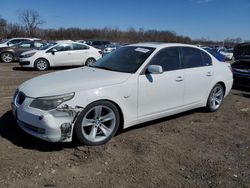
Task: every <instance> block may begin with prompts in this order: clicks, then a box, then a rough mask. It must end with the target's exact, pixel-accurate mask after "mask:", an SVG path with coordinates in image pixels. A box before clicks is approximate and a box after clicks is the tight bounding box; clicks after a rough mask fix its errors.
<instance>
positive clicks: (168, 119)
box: [116, 108, 208, 135]
mask: <svg viewBox="0 0 250 188" xmlns="http://www.w3.org/2000/svg"><path fill="white" fill-rule="evenodd" d="M194 113H208V112H207V110H206V109H205V108H197V109H193V110H190V111H186V112H182V113H179V114H175V115H171V116H167V117H163V118H160V119H156V120H152V121H148V122H145V123H140V124H137V125H134V126H131V127H129V128H127V129H119V130H118V131H117V133H116V135H119V134H123V133H126V132H129V131H132V130H136V129H141V128H145V127H148V126H152V125H154V124H158V123H162V122H165V121H170V120H174V119H178V118H180V117H183V116H189V115H191V114H194Z"/></svg>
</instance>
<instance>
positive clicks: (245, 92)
mask: <svg viewBox="0 0 250 188" xmlns="http://www.w3.org/2000/svg"><path fill="white" fill-rule="evenodd" d="M233 89H234V90H237V91H240V93H239V94H238V93H237V94H234V95H238V96H242V97H245V98H250V88H247V87H240V86H233Z"/></svg>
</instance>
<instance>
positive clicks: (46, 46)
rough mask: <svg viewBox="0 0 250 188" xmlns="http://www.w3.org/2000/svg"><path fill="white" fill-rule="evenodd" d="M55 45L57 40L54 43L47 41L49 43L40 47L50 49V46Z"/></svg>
mask: <svg viewBox="0 0 250 188" xmlns="http://www.w3.org/2000/svg"><path fill="white" fill-rule="evenodd" d="M54 45H56V43H55V42H53V43H47V44H44V45H42V46H41V47H40V48H39V50H46V49H48V48H49V47H51V46H54Z"/></svg>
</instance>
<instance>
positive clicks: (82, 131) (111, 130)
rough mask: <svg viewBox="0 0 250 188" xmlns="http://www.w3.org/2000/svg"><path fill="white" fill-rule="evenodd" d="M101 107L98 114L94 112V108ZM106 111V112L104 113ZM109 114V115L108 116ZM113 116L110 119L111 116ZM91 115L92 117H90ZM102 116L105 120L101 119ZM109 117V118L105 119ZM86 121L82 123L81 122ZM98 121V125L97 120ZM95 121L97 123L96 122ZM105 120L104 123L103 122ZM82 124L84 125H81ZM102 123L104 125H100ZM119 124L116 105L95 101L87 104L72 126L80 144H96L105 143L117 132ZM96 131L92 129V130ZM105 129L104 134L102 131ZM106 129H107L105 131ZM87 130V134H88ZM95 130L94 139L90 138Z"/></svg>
mask: <svg viewBox="0 0 250 188" xmlns="http://www.w3.org/2000/svg"><path fill="white" fill-rule="evenodd" d="M99 108H101V112H100V116H99V117H98V115H97V114H96V109H99ZM106 112H108V113H107V114H106ZM109 114H111V115H110V116H108V115H109ZM113 116H114V118H115V120H114V119H112V118H111V117H113ZM92 117H93V119H92ZM95 117H96V118H95ZM102 117H103V118H104V119H105V118H106V120H105V121H104V119H103V122H102V121H101V119H102ZM107 119H110V120H107ZM86 120H88V121H86ZM84 121H86V123H87V122H88V123H87V124H86V123H85V124H84V123H83V122H84ZM97 121H99V125H98V122H97ZM96 122H97V123H96ZM104 122H105V123H104ZM83 124H84V126H83ZM102 125H103V126H104V127H105V128H104V127H102ZM119 125H120V114H119V111H118V109H117V107H116V106H115V105H114V104H113V103H111V102H108V101H97V102H93V103H91V104H89V105H88V106H87V107H86V108H85V109H84V110H83V111H82V112H81V113H80V115H79V116H78V118H77V120H76V124H75V127H74V131H75V135H76V137H77V139H78V140H79V142H80V143H81V144H85V145H89V146H96V145H102V144H105V143H107V142H108V141H109V140H110V139H111V138H112V137H113V136H114V135H115V134H116V132H117V130H118V127H119ZM94 129H95V130H96V131H93V130H94ZM103 129H104V130H105V131H104V132H106V134H107V136H106V134H105V133H104V132H103ZM107 130H108V131H107ZM88 132H89V134H88ZM92 132H95V136H93V137H94V139H96V140H94V141H93V140H91V138H90V137H91V133H92Z"/></svg>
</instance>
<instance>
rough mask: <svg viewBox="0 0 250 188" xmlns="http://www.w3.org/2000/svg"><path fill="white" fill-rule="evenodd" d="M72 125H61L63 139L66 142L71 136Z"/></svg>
mask: <svg viewBox="0 0 250 188" xmlns="http://www.w3.org/2000/svg"><path fill="white" fill-rule="evenodd" d="M71 129H72V125H71V123H63V124H62V125H61V139H62V140H65V139H67V138H69V137H70V136H71Z"/></svg>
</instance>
